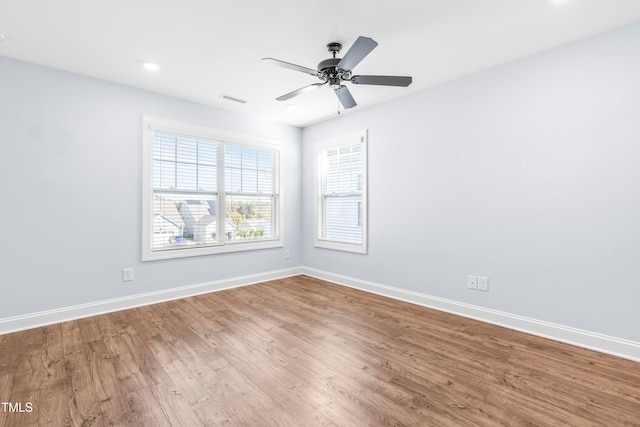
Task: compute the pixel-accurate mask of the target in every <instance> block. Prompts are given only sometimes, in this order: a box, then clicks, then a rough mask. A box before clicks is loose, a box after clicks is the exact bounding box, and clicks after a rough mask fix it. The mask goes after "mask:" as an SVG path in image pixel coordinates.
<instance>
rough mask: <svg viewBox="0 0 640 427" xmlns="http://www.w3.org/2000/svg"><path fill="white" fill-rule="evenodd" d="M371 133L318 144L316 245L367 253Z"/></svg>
mask: <svg viewBox="0 0 640 427" xmlns="http://www.w3.org/2000/svg"><path fill="white" fill-rule="evenodd" d="M366 139H367V133H366V131H361V132H357V133H355V134H351V135H347V136H344V137H340V138H336V139H332V140H329V141H323V142H320V143H317V144H316V147H315V148H316V173H315V176H316V183H315V201H316V207H315V211H316V234H315V236H316V237H315V246H316V247H320V248H328V249H337V250H343V251H349V252H357V253H367V167H366V165H367V143H366Z"/></svg>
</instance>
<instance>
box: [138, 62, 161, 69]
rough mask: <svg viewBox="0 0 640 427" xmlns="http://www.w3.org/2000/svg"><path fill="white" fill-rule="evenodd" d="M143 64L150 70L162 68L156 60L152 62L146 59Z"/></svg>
mask: <svg viewBox="0 0 640 427" xmlns="http://www.w3.org/2000/svg"><path fill="white" fill-rule="evenodd" d="M142 66H143V67H144V68H146V69H147V70H150V71H157V70H158V68H160V67H159V66H158V64H156V63H155V62H150V61H144V62H143V63H142Z"/></svg>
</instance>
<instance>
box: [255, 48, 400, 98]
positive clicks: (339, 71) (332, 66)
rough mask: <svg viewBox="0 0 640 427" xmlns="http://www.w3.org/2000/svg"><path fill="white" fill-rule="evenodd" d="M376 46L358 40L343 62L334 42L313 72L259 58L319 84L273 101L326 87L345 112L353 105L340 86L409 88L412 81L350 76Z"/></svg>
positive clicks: (343, 88) (347, 94) (344, 89)
mask: <svg viewBox="0 0 640 427" xmlns="http://www.w3.org/2000/svg"><path fill="white" fill-rule="evenodd" d="M376 46H378V43H377V42H375V41H374V40H373V39H370V38H369V37H362V36H360V37H358V39H357V40H356V41H355V43H354V44H353V46H351V48H350V49H349V50H348V51H347V53H346V54H345V55H344V57H343V58H336V56H337V54H338V53H339V52H340V50H342V45H341V44H340V43H337V42H334V43H329V44H328V45H327V49H328V50H329V52H331V53H332V55H333V57H332V58H329V59H325V60H324V61H321V62H320V63H319V64H318V67H317V70H314V69H313V68H307V67H303V66H300V65H296V64H291V63H289V62H285V61H281V60H279V59H274V58H262V60H263V61H265V62H270V63H272V64H273V65H276V66H278V67H282V68H288V69H289V70H294V71H299V72H301V73H305V74H309V75H312V76H314V77H318V78H319V79H320V80H322V83H313V84H311V85H309V86H305V87H302V88H300V89H297V90H294V91H293V92H289V93H287V94H285V95H282V96H280V97H278V98H276V100H278V101H286V100H288V99H291V98H293V97H294V96H298V95H301V94H303V93H305V92H309V91H311V90H313V89H317V88H319V87H320V86H324V85H326V84H329V87H331V89H333V92H334V93H335V94H336V96H337V97H338V100H339V101H340V103H341V104H342V106H343V107H344V108H345V109H348V108H353V107H355V106H356V105H357V104H356V101H355V99H353V96H352V95H351V92H349V89H348V88H347V87H346V86H345V85H343V84H342V82H345V81H347V82H351V83H353V84H361V85H378V86H401V87H407V86H409V85H410V84H411V82H412V78H411V77H409V76H371V75H362V76H358V75H356V76H354V75H353V74H352V71H351V70H353V68H354V67H355V66H356V65H358V64H359V63H360V61H362V60H363V59H364V58H365V57H366V56H367V55H368V54H369V53H371V51H372V50H373V49H375V47H376Z"/></svg>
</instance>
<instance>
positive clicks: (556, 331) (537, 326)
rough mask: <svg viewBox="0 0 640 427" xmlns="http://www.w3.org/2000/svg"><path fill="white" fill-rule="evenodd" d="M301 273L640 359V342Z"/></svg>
mask: <svg viewBox="0 0 640 427" xmlns="http://www.w3.org/2000/svg"><path fill="white" fill-rule="evenodd" d="M302 274H305V275H307V276H311V277H315V278H317V279H322V280H326V281H328V282H332V283H336V284H338V285H343V286H348V287H351V288H355V289H360V290H362V291H365V292H370V293H373V294H377V295H381V296H385V297H389V298H393V299H397V300H400V301H405V302H409V303H412V304H417V305H421V306H424V307H429V308H433V309H436V310H440V311H445V312H447V313H452V314H457V315H460V316H464V317H468V318H471V319H475V320H480V321H482V322H487V323H491V324H494V325H499V326H504V327H506V328H509V329H514V330H517V331H521V332H526V333H529V334H532V335H537V336H540V337H543V338H549V339H552V340H555V341H560V342H563V343H567V344H571V345H576V346H578V347H583V348H588V349H590V350H595V351H599V352H601V353H606V354H611V355H613V356H618V357H622V358H625V359H630V360H633V361H636V362H640V343H638V342H635V341H629V340H625V339H621V338H615V337H611V336H607V335H602V334H598V333H595V332H589V331H584V330H581V329H576V328H571V327H568V326H563V325H558V324H554V323H550V322H544V321H541V320H536V319H531V318H528V317H523V316H518V315H515V314H510V313H505V312H501V311H497V310H491V309H487V308H483V307H479V306H475V305H471V304H465V303H461V302H457V301H453V300H448V299H445V298H439V297H434V296H431V295H426V294H421V293H418V292H412V291H408V290H405V289H399V288H394V287H391V286H386V285H381V284H379V283H373V282H369V281H366V280H360V279H355V278H353V277H347V276H342V275H340V274H334V273H330V272H327V271H323V270H317V269H314V268H310V267H302Z"/></svg>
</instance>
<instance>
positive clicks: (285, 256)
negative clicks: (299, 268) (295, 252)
mask: <svg viewBox="0 0 640 427" xmlns="http://www.w3.org/2000/svg"><path fill="white" fill-rule="evenodd" d="M289 258H291V251H290V250H289V249H285V250H284V259H289Z"/></svg>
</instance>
